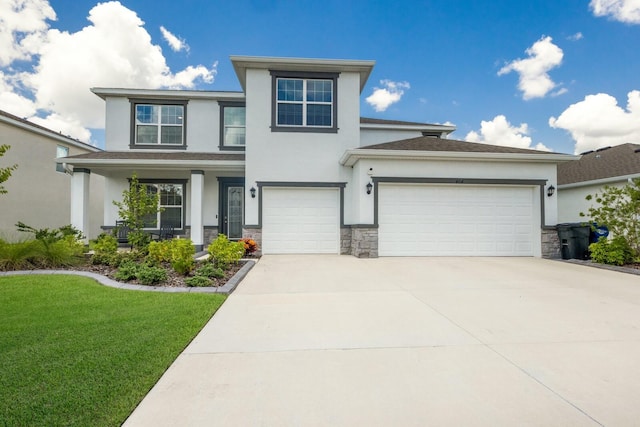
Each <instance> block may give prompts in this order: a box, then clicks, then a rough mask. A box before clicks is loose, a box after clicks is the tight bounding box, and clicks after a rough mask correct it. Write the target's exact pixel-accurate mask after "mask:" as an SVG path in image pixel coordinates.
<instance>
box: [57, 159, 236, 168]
mask: <svg viewBox="0 0 640 427" xmlns="http://www.w3.org/2000/svg"><path fill="white" fill-rule="evenodd" d="M61 160H63V161H64V162H65V163H67V164H69V165H72V166H74V167H86V168H91V167H96V168H105V167H110V168H114V169H118V168H138V169H158V168H162V169H184V170H193V169H239V168H244V166H245V161H244V160H162V159H143V160H140V159H71V158H66V159H57V161H58V163H59V162H60V161H61Z"/></svg>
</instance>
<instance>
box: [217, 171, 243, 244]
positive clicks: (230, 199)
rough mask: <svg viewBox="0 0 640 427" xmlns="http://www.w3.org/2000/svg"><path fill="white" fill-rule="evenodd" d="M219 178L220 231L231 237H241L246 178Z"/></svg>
mask: <svg viewBox="0 0 640 427" xmlns="http://www.w3.org/2000/svg"><path fill="white" fill-rule="evenodd" d="M219 180H220V195H221V203H220V230H221V231H220V232H221V233H222V234H225V235H226V236H227V237H228V238H229V239H233V240H237V239H241V238H242V221H243V218H244V179H243V178H219Z"/></svg>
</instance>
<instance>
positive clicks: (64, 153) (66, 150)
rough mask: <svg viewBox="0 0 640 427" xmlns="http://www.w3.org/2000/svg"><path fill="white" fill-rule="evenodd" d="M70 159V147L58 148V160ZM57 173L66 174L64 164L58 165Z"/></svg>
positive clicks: (59, 146) (61, 146) (60, 146)
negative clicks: (62, 158)
mask: <svg viewBox="0 0 640 427" xmlns="http://www.w3.org/2000/svg"><path fill="white" fill-rule="evenodd" d="M60 157H69V147H65V146H63V145H58V146H56V158H60ZM56 171H58V172H64V171H65V169H64V165H63V164H62V163H56Z"/></svg>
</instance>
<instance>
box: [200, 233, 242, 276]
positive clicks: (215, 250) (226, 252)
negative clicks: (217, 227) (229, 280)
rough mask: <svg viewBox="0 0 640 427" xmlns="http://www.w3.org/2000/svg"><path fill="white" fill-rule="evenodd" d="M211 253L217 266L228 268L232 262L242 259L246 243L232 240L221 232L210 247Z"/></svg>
mask: <svg viewBox="0 0 640 427" xmlns="http://www.w3.org/2000/svg"><path fill="white" fill-rule="evenodd" d="M208 251H209V255H210V256H211V257H212V258H213V261H214V263H215V265H216V266H217V267H220V268H222V269H223V270H226V269H228V268H229V265H230V264H235V263H237V262H238V261H240V258H242V256H243V255H244V243H242V242H231V241H229V239H228V238H227V236H225V235H224V234H219V235H218V237H217V238H216V240H214V241H213V242H212V243H211V244H210V245H209V247H208Z"/></svg>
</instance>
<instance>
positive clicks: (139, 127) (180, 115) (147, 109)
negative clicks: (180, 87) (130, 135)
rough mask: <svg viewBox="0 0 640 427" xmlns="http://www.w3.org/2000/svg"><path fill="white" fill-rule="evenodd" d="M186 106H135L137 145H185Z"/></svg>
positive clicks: (135, 142) (140, 104)
mask: <svg viewBox="0 0 640 427" xmlns="http://www.w3.org/2000/svg"><path fill="white" fill-rule="evenodd" d="M184 119H185V106H184V105H177V104H176V105H171V104H166V105H164V104H163V105H160V104H144V103H139V104H135V105H134V122H135V124H134V126H135V129H134V144H135V145H166V146H182V145H184V142H185V141H184V121H185V120H184Z"/></svg>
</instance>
